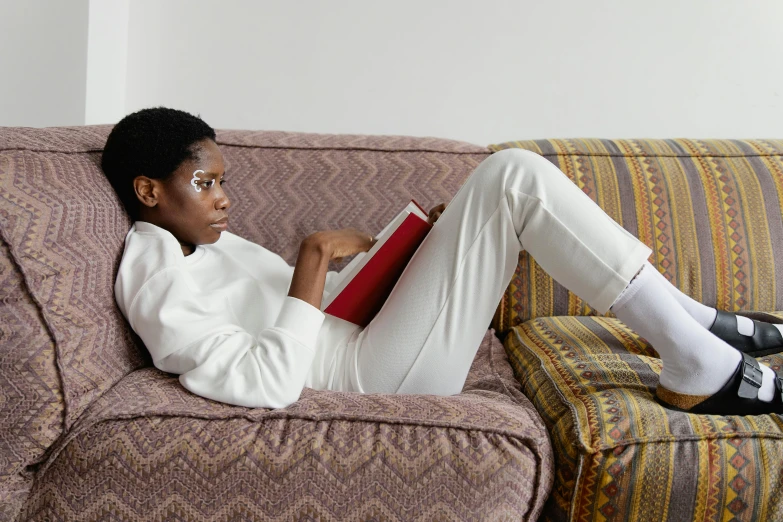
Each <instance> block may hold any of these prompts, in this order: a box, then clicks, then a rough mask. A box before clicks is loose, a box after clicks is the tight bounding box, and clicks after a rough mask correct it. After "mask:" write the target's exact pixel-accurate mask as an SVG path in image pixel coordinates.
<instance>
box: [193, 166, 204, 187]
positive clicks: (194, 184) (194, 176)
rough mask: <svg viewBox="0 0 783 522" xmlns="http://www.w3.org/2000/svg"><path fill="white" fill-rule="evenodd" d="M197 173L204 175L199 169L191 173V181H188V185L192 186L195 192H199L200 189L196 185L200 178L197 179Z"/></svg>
mask: <svg viewBox="0 0 783 522" xmlns="http://www.w3.org/2000/svg"><path fill="white" fill-rule="evenodd" d="M199 173H201V174H204V171H203V170H201V169H199V170H197V171H195V172H194V173H193V179H191V180H190V184H191V185H193V188H194V189H196V192H201V187H199V186H198V185H196V182H197V181H201V178H199V177H198V175H197V174H199Z"/></svg>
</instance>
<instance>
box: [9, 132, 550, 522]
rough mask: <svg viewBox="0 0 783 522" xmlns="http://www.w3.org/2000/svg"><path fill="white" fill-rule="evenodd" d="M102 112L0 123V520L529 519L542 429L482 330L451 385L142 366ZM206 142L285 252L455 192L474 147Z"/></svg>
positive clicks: (261, 236)
mask: <svg viewBox="0 0 783 522" xmlns="http://www.w3.org/2000/svg"><path fill="white" fill-rule="evenodd" d="M110 129H111V127H110V126H107V125H100V126H85V127H71V128H51V129H29V128H2V129H0V239H1V240H2V242H1V243H0V247H1V248H0V253H2V256H0V281H2V288H0V295H1V296H2V297H3V298H2V300H0V333H1V334H2V337H3V343H2V352H0V355H1V356H2V360H1V362H2V364H1V365H0V401H1V402H2V404H3V412H4V414H5V413H6V412H8V413H9V414H8V415H4V416H3V419H2V420H1V421H0V422H2V424H1V425H0V426H1V427H2V431H0V451H1V452H2V453H0V519H3V520H6V519H8V520H11V519H14V518H16V516H17V514H18V513H19V512H20V510H21V511H22V516H21V517H19V519H35V520H43V519H46V520H49V519H54V520H79V519H90V520H91V519H95V518H109V519H118V518H124V519H155V518H158V519H171V518H179V519H197V520H203V519H204V518H206V516H208V515H207V514H212V515H217V516H219V515H220V514H221V513H228V514H229V515H227V516H230V515H231V514H233V515H234V518H240V519H243V518H247V517H249V516H250V515H251V514H253V515H261V514H269V515H273V516H281V517H283V518H287V516H288V515H289V514H290V515H291V516H293V517H299V518H308V517H311V516H312V517H316V516H319V515H317V514H316V513H320V514H321V515H320V516H323V517H326V518H329V517H338V516H341V515H340V514H343V515H345V516H346V517H349V516H356V517H357V518H373V517H382V518H386V519H396V520H409V519H411V518H415V517H416V516H418V517H420V518H421V519H424V520H429V519H453V518H465V519H479V518H483V516H484V515H485V514H490V515H491V516H496V517H497V518H500V519H502V518H514V519H520V518H521V519H526V520H534V519H535V518H536V517H537V516H538V514H539V513H540V512H541V510H542V508H543V504H544V501H545V499H546V497H547V495H548V492H549V489H550V488H551V484H552V472H551V471H552V456H551V445H550V443H549V440H548V436H547V434H546V431H545V430H544V426H543V423H542V421H541V419H540V417H539V416H538V415H537V414H536V413H535V410H534V409H533V408H532V405H531V404H530V402H529V401H528V400H527V399H526V398H525V397H524V396H523V395H522V393H521V391H520V390H519V387H518V383H516V382H515V381H514V379H513V374H512V371H511V367H510V365H509V363H508V360H507V358H506V357H505V352H504V351H503V350H502V348H501V345H500V344H499V341H497V340H496V339H495V338H494V336H493V333H494V331H493V330H488V332H487V335H488V336H487V338H485V342H484V343H483V344H482V347H483V348H482V350H483V351H484V352H483V353H484V355H483V356H479V357H477V359H476V362H475V363H474V369H473V370H471V374H470V375H469V378H468V382H467V383H466V387H465V392H464V393H463V394H461V395H458V396H454V397H434V396H429V397H428V396H403V395H399V396H380V395H376V396H370V395H368V396H360V395H359V394H340V393H335V392H316V391H314V390H309V389H306V390H305V391H304V393H303V395H302V398H301V399H300V401H298V402H297V403H295V404H293V405H291V406H290V407H289V408H286V409H284V410H265V409H249V408H239V407H234V406H229V405H225V404H221V403H217V402H214V401H208V400H205V399H202V398H200V397H197V396H195V395H193V394H190V393H189V392H187V391H186V390H184V389H183V388H182V387H181V386H180V385H179V383H178V381H177V379H176V376H173V375H169V374H164V373H162V372H160V371H158V370H157V369H155V368H154V367H152V364H151V361H150V360H149V356H148V354H147V351H146V349H144V347H143V345H142V344H141V342H140V340H139V339H138V337H137V336H136V335H135V334H134V333H133V332H132V331H131V330H130V328H129V327H128V325H127V323H126V322H125V321H124V319H123V318H122V316H121V314H120V313H119V311H118V309H117V307H116V304H115V302H114V296H113V282H114V278H115V277H116V273H117V267H118V265H119V261H120V259H121V256H122V247H123V240H124V238H125V234H126V232H127V230H128V229H129V228H130V225H131V223H130V221H129V219H128V216H127V215H126V214H125V212H124V210H123V209H122V207H121V204H120V202H119V200H118V199H117V198H116V196H115V194H114V192H113V190H112V189H111V187H110V185H109V183H108V182H107V181H106V179H105V178H104V176H103V174H102V172H101V171H100V168H99V160H100V154H101V149H102V147H103V144H104V143H105V140H106V136H107V135H108V132H109V131H110ZM218 143H219V144H220V147H221V149H222V151H223V154H224V156H225V160H226V164H227V168H228V174H227V177H226V179H227V180H228V183H227V184H226V185H225V189H226V191H227V192H228V194H229V196H230V197H231V200H232V204H233V206H232V209H231V211H230V212H231V214H232V221H231V224H230V230H231V231H232V232H234V233H236V234H239V235H241V236H243V237H246V238H247V239H249V240H251V241H255V242H257V243H259V244H262V245H264V246H265V247H266V248H269V249H270V250H272V251H274V252H277V253H279V254H280V255H281V256H282V257H283V258H284V259H286V260H287V261H288V262H289V263H291V264H293V263H294V261H295V260H296V255H297V250H298V245H299V243H300V241H301V239H303V238H304V237H305V236H307V235H308V234H310V233H312V232H314V231H316V230H323V229H330V228H341V227H354V228H360V229H365V230H368V231H373V232H377V231H379V230H380V229H381V228H382V227H383V226H384V225H385V224H386V223H387V222H388V220H389V219H390V218H391V217H393V216H394V215H396V213H397V212H398V211H399V209H400V208H402V207H403V206H404V205H405V204H407V202H408V201H409V199H410V198H411V197H413V198H415V199H416V200H417V201H418V202H419V203H421V204H422V205H424V206H427V207H430V206H434V205H435V204H437V203H440V202H448V201H449V200H450V199H451V196H452V195H453V194H454V193H456V191H457V190H458V188H459V187H460V186H461V185H462V183H463V182H464V180H465V179H466V178H467V177H468V175H469V174H470V172H472V170H473V169H474V168H475V166H476V165H478V163H479V162H480V161H481V160H483V159H484V158H486V157H487V156H488V154H489V152H488V150H487V149H486V148H484V147H479V146H475V145H471V144H468V143H462V142H455V141H451V140H441V139H436V138H412V137H398V136H350V135H318V134H300V133H285V132H251V131H220V132H219V133H218ZM349 261H350V259H349V258H346V259H345V260H343V262H342V263H341V264H339V265H332V266H330V269H333V270H339V269H340V268H341V267H342V266H344V265H345V264H347V263H348V262H349ZM490 341H492V342H490ZM482 361H483V362H482ZM476 365H478V366H476ZM476 368H478V370H476ZM31 488H32V493H31ZM137 492H140V493H138V495H137V494H136V493H137Z"/></svg>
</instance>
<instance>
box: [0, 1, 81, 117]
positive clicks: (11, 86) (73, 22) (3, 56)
mask: <svg viewBox="0 0 783 522" xmlns="http://www.w3.org/2000/svg"><path fill="white" fill-rule="evenodd" d="M86 70H87V0H68V1H67V2H63V1H58V0H24V1H19V0H0V126H27V127H45V126H57V125H81V124H83V123H84V105H85V97H84V89H85V83H86V79H85V73H86Z"/></svg>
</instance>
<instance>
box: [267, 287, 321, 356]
mask: <svg viewBox="0 0 783 522" xmlns="http://www.w3.org/2000/svg"><path fill="white" fill-rule="evenodd" d="M324 319H326V314H324V313H323V312H322V311H320V310H319V309H318V308H316V307H314V306H313V305H311V304H310V303H308V302H306V301H302V300H301V299H297V298H296V297H291V296H290V295H288V296H286V298H285V300H284V301H283V307H282V308H281V309H280V315H278V316H277V321H275V327H276V328H280V329H282V330H285V331H286V332H287V333H288V334H289V335H291V337H293V338H294V339H296V340H297V341H299V342H300V343H302V344H303V345H305V346H307V347H308V348H310V349H312V350H314V349H315V341H316V339H317V338H318V331H319V330H320V329H321V325H322V324H323V322H324Z"/></svg>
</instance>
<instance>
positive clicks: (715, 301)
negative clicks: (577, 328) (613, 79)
mask: <svg viewBox="0 0 783 522" xmlns="http://www.w3.org/2000/svg"><path fill="white" fill-rule="evenodd" d="M512 147H519V148H524V149H529V150H532V151H534V152H537V153H538V154H541V155H543V156H544V157H546V158H547V159H548V160H549V161H551V162H552V163H554V164H555V165H557V166H558V167H559V168H560V170H562V171H563V172H565V173H566V174H567V175H568V177H569V178H571V180H572V181H573V182H574V183H576V184H577V186H579V188H581V189H582V190H583V191H584V192H585V193H586V194H587V195H588V196H590V197H591V198H592V199H593V201H595V202H596V203H598V204H599V205H600V206H601V208H603V209H604V211H606V213H607V214H609V216H611V217H612V218H613V219H614V220H615V221H617V222H618V223H620V224H621V225H622V226H623V227H624V228H625V229H626V230H628V231H629V232H631V233H632V234H634V235H635V236H636V237H638V238H639V239H640V240H641V241H643V242H644V243H646V244H647V245H648V246H650V247H651V248H652V249H653V255H652V256H651V258H650V262H651V263H652V264H653V265H655V266H656V267H657V268H658V270H660V271H661V272H662V273H663V274H664V275H665V276H666V278H667V279H668V280H669V281H671V282H672V283H674V284H675V285H676V286H677V287H678V288H679V289H680V290H682V291H683V292H685V293H686V294H688V295H690V296H691V297H693V298H694V299H696V300H697V301H699V302H702V303H705V304H707V305H710V306H717V307H718V308H720V309H722V310H729V311H739V310H762V311H773V310H781V309H783V219H781V213H782V212H783V140H689V139H667V140H653V139H650V140H606V139H552V140H534V141H511V142H506V143H501V144H498V145H490V150H492V151H498V150H502V149H506V148H512ZM559 315H596V312H595V310H593V309H592V308H590V307H589V306H588V305H587V304H586V303H584V302H583V301H582V300H581V299H579V298H578V297H577V296H576V295H574V294H572V293H571V292H569V291H568V290H566V289H565V288H564V287H563V286H561V285H560V284H558V283H557V282H555V281H554V280H553V279H552V278H551V277H549V276H548V275H547V274H546V272H544V271H543V270H542V269H541V268H540V267H539V266H538V264H537V263H536V262H535V260H534V259H532V258H531V257H530V256H529V255H528V254H526V253H524V252H523V253H522V254H521V255H520V257H519V266H518V268H517V271H516V273H515V275H514V278H513V279H512V281H511V284H510V285H509V287H508V290H507V291H506V293H505V295H504V297H503V300H502V302H501V304H500V306H499V307H498V310H497V313H496V315H495V318H494V320H493V322H492V326H493V327H494V328H496V329H497V330H498V331H499V332H505V331H506V330H508V329H509V328H511V327H513V326H515V325H518V324H521V323H524V322H525V321H527V320H529V319H533V318H536V317H548V316H559ZM607 316H609V317H613V315H612V314H611V313H609V314H607Z"/></svg>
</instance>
